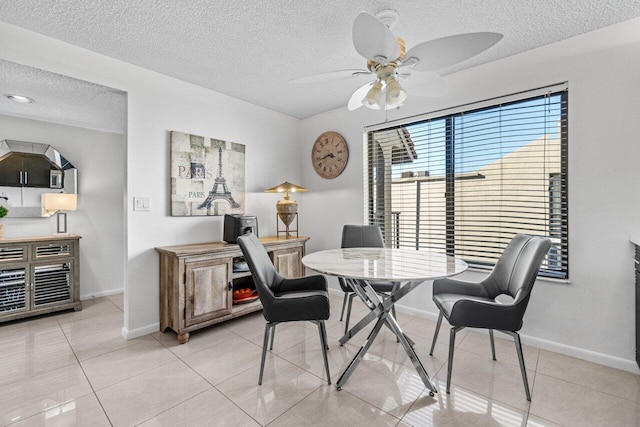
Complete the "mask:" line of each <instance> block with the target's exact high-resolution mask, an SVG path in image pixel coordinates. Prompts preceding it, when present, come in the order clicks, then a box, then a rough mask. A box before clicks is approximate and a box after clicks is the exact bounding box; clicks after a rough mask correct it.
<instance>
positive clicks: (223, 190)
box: [198, 147, 240, 209]
mask: <svg viewBox="0 0 640 427" xmlns="http://www.w3.org/2000/svg"><path fill="white" fill-rule="evenodd" d="M217 199H220V200H226V201H227V202H229V204H230V205H231V207H232V208H234V209H237V208H239V207H240V203H238V202H236V201H235V200H233V196H232V195H231V191H229V189H228V188H227V180H226V179H224V177H223V176H222V147H221V148H218V176H217V177H216V181H215V183H214V184H213V188H212V189H211V191H209V196H208V197H207V198H206V199H205V201H204V202H202V204H201V205H200V206H198V209H208V208H210V207H211V204H212V203H213V202H214V201H215V200H217Z"/></svg>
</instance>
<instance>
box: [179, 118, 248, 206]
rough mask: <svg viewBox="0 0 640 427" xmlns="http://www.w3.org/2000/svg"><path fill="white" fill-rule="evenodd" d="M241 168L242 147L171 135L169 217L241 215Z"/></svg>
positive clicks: (194, 136)
mask: <svg viewBox="0 0 640 427" xmlns="http://www.w3.org/2000/svg"><path fill="white" fill-rule="evenodd" d="M216 154H217V156H216ZM216 157H217V159H216ZM216 160H217V167H216ZM244 166H245V146H244V145H242V144H238V143H235V142H228V141H222V140H219V139H214V138H207V137H203V136H199V135H191V134H187V133H182V132H177V131H171V215H172V216H218V215H224V214H231V213H234V214H238V213H239V214H242V213H244V212H243V205H244V199H245V193H244V183H245V179H244V178H245V177H244V171H245V167H244Z"/></svg>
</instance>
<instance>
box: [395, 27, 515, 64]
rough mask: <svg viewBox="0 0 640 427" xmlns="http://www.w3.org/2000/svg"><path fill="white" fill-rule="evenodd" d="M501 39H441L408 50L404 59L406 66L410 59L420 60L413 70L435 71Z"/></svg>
mask: <svg viewBox="0 0 640 427" xmlns="http://www.w3.org/2000/svg"><path fill="white" fill-rule="evenodd" d="M502 37H503V36H502V34H499V33H467V34H457V35H455V36H449V37H442V38H439V39H435V40H429V41H427V42H423V43H420V44H418V45H416V46H414V47H413V48H411V49H409V51H408V52H407V54H406V55H405V58H406V62H407V63H408V64H411V60H410V58H412V57H413V58H417V59H419V60H420V61H419V62H418V63H417V64H416V65H413V66H412V68H413V69H414V70H418V71H436V70H440V69H442V68H446V67H449V66H451V65H454V64H457V63H458V62H462V61H464V60H465V59H469V58H471V57H472V56H475V55H477V54H479V53H480V52H482V51H485V50H487V49H489V48H490V47H491V46H493V45H494V44H496V43H498V42H499V41H500V40H501V39H502Z"/></svg>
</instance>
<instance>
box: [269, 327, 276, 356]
mask: <svg viewBox="0 0 640 427" xmlns="http://www.w3.org/2000/svg"><path fill="white" fill-rule="evenodd" d="M275 337H276V324H275V323H274V324H273V326H272V327H271V345H269V350H271V351H273V339H274V338H275Z"/></svg>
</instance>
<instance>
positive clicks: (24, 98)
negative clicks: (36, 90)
mask: <svg viewBox="0 0 640 427" xmlns="http://www.w3.org/2000/svg"><path fill="white" fill-rule="evenodd" d="M5 96H6V97H7V98H8V99H10V100H12V101H15V102H21V103H23V104H31V103H32V102H36V101H35V100H33V99H32V98H29V97H28V96H22V95H5Z"/></svg>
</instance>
